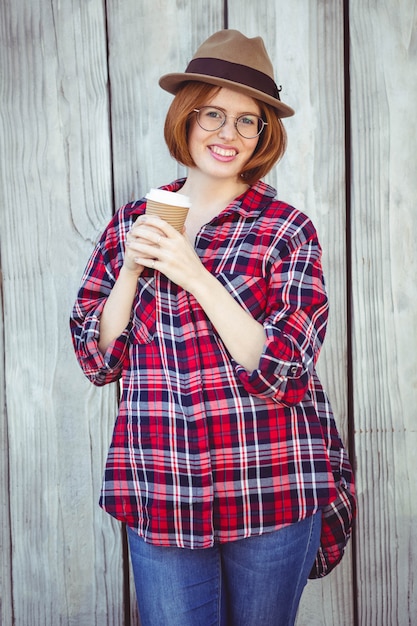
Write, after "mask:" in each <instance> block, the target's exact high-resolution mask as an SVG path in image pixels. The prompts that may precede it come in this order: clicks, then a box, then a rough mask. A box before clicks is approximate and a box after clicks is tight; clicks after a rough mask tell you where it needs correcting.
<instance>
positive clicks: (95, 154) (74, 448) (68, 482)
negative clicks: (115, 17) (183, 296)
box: [0, 0, 123, 626]
mask: <svg viewBox="0 0 417 626" xmlns="http://www.w3.org/2000/svg"><path fill="white" fill-rule="evenodd" d="M0 11H1V24H2V32H1V35H2V36H1V42H2V50H1V64H2V72H1V74H2V78H1V85H2V86H1V102H2V106H1V114H0V124H1V129H0V130H1V137H2V141H1V148H0V149H1V167H2V180H3V181H4V183H5V184H4V185H3V186H2V189H1V194H2V207H3V208H4V210H3V211H2V225H1V250H2V257H1V261H2V272H3V296H4V336H5V346H4V354H5V381H6V399H5V401H6V419H7V423H6V427H7V432H8V462H9V467H8V469H9V499H10V527H9V533H10V541H11V547H10V556H11V568H10V571H9V573H8V575H9V577H10V579H9V581H8V582H9V584H10V583H12V585H13V589H12V596H13V597H12V604H11V605H10V607H9V609H8V610H9V615H10V614H12V616H13V619H14V620H15V622H14V623H16V624H19V625H22V626H24V625H29V624H33V625H38V624H42V625H45V626H47V625H51V626H52V625H53V626H55V625H56V624H78V625H79V626H91V624H100V626H101V625H102V624H103V623H105V621H106V620H109V623H112V624H122V623H123V604H122V602H121V596H122V582H121V581H122V572H121V557H120V550H119V549H118V548H117V549H115V548H114V547H113V543H114V536H115V534H117V533H118V531H116V530H115V529H114V530H112V525H111V523H110V522H109V520H108V518H107V516H105V515H104V514H102V513H100V512H99V511H98V510H97V505H96V502H97V499H98V495H99V487H100V482H101V471H102V465H103V451H104V450H105V449H107V446H108V438H109V414H110V415H111V416H112V418H113V415H114V397H115V392H114V390H111V389H108V390H105V391H98V390H95V389H92V388H91V386H90V385H89V384H88V383H87V381H85V380H84V379H83V376H82V374H81V371H80V370H79V368H78V366H77V364H76V363H75V359H74V356H73V353H72V348H71V346H70V339H69V329H68V316H69V312H70V308H71V305H72V302H73V300H74V297H75V294H76V286H77V285H78V283H79V279H80V276H81V272H82V269H83V267H84V265H85V262H86V259H87V256H88V254H89V253H90V251H91V248H92V245H93V241H94V240H95V239H96V237H97V234H98V232H99V231H100V230H101V229H102V227H103V225H104V222H105V221H107V219H108V218H109V217H110V215H111V212H112V201H111V159H110V149H109V136H108V126H109V113H108V89H107V73H106V37H105V19H104V18H105V16H104V14H103V6H102V2H101V1H98V0H97V1H92V2H88V3H82V2H75V3H61V2H43V1H41V0H39V1H34V2H30V3H27V2H24V1H22V0H17V1H16V2H7V3H1V8H0ZM2 523H3V521H2ZM117 570H119V571H117ZM109 572H110V573H109ZM110 576H111V580H112V584H110ZM6 589H7V585H6ZM5 600H7V596H6V597H5ZM4 615H7V614H6V613H4V614H3V617H4ZM5 619H6V618H5ZM4 623H5V624H11V623H12V622H11V621H9V620H8V621H5V622H4Z"/></svg>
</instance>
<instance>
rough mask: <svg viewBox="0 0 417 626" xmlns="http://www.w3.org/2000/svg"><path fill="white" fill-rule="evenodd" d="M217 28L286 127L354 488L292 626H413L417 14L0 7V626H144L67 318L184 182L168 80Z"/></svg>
mask: <svg viewBox="0 0 417 626" xmlns="http://www.w3.org/2000/svg"><path fill="white" fill-rule="evenodd" d="M223 27H229V28H237V29H239V30H241V31H242V32H244V33H245V34H246V35H248V36H254V35H258V34H260V35H262V36H263V37H264V40H265V43H266V45H267V48H268V50H269V51H270V54H271V57H272V58H273V61H274V64H275V67H276V77H277V82H278V83H279V84H282V86H283V91H282V95H283V99H284V101H285V102H288V104H290V105H291V106H293V107H294V109H295V110H296V116H295V117H293V118H291V119H289V120H288V121H287V122H286V127H287V130H288V134H289V147H288V152H287V154H286V156H285V157H284V159H283V161H282V163H281V164H280V165H279V166H278V167H277V168H276V170H274V172H273V173H272V174H271V175H270V176H269V182H271V183H272V184H274V185H276V186H277V187H278V189H279V196H280V197H281V198H282V199H283V200H286V201H287V202H290V203H292V204H294V205H295V206H296V207H298V208H299V209H301V210H303V211H305V212H307V213H308V214H309V215H310V216H311V218H312V219H313V221H314V222H315V224H316V226H317V228H318V230H319V234H320V239H321V242H322V245H323V248H324V266H325V272H326V277H327V285H328V291H329V295H330V301H331V320H330V324H329V330H328V337H327V343H326V346H325V350H324V354H323V356H322V357H321V361H320V371H321V375H322V377H323V379H324V381H325V383H326V385H327V388H328V391H329V393H330V396H331V398H332V402H333V405H334V409H335V412H336V415H337V420H338V423H339V426H340V429H341V431H342V433H343V436H344V438H345V441H346V443H349V445H350V449H351V456H352V459H353V460H354V462H355V466H356V474H357V486H358V498H359V515H358V519H357V529H356V535H355V540H354V542H352V543H351V544H350V546H349V550H348V552H347V555H346V557H345V559H344V561H343V563H342V564H341V565H340V566H339V568H337V569H336V570H335V572H334V573H333V574H331V575H330V576H329V577H328V578H327V579H325V580H323V581H311V582H309V584H308V587H307V590H306V593H305V595H304V597H303V600H302V606H301V608H300V612H299V617H298V626H307V625H308V626H323V625H324V626H344V625H345V626H351V625H353V624H360V625H361V626H403V625H404V626H405V625H410V624H417V497H416V496H417V487H416V473H417V472H416V470H417V461H416V450H417V432H416V413H417V409H416V406H417V289H416V275H417V254H416V237H417V211H416V200H417V194H416V191H417V171H416V156H415V155H416V152H417V113H416V111H417V63H416V62H417V1H416V0H351V1H350V2H348V1H345V2H343V0H293V1H292V2H288V1H287V0H257V1H256V2H254V1H253V0H228V1H226V0H210V1H209V2H207V0H205V1H202V0H153V1H152V2H150V1H149V0H120V1H118V0H72V1H69V0H31V1H30V2H28V1H27V0H1V2H0V150H1V152H0V210H1V227H0V245H1V247H0V254H1V291H0V298H1V302H0V304H1V311H2V316H1V319H0V331H1V332H0V357H1V363H2V367H1V374H0V411H1V419H0V437H1V438H0V452H1V457H0V489H1V498H0V516H1V533H0V541H1V545H0V554H1V564H0V585H1V587H0V596H1V606H0V619H1V624H3V625H4V626H12V625H16V626H44V625H45V626H57V625H58V624H60V625H72V626H92V625H97V626H105V625H107V626H122V625H123V626H128V625H131V626H136V625H137V624H138V619H137V615H136V609H135V604H134V594H133V591H132V584H131V578H130V574H129V566H128V559H127V555H126V543H125V538H124V533H123V529H122V528H121V527H120V526H119V524H117V523H115V522H114V521H113V520H111V519H110V518H109V517H108V516H107V515H106V514H104V513H103V512H102V511H101V510H100V509H99V507H98V505H97V500H98V496H99V489H100V483H101V477H102V470H103V464H104V458H105V454H106V452H107V447H108V443H109V438H110V435H111V429H112V427H113V423H114V418H115V412H116V402H117V389H116V387H115V386H114V385H113V386H111V387H108V388H104V389H95V388H93V387H92V386H91V385H90V384H89V383H88V381H87V380H86V379H84V378H83V375H82V373H81V370H80V369H79V367H78V365H77V363H76V361H75V358H74V355H73V353H72V347H71V344H70V336H69V331H68V316H69V312H70V309H71V306H72V303H73V300H74V298H75V295H76V290H77V287H78V283H79V280H80V276H81V272H82V270H83V268H84V265H85V262H86V260H87V257H88V256H89V254H90V252H91V250H92V247H93V244H94V242H95V241H96V239H97V237H98V235H99V234H100V232H101V231H102V230H103V228H104V227H105V225H106V223H107V221H108V220H109V218H110V217H111V215H112V213H113V212H114V211H115V210H116V208H118V207H119V206H120V205H121V204H123V203H125V202H127V201H129V200H131V199H133V198H136V197H140V196H142V195H143V194H144V193H145V192H146V191H147V190H148V188H149V187H151V186H156V185H160V184H163V183H165V182H169V181H170V180H172V179H174V178H175V177H177V176H178V175H179V174H182V172H181V170H180V169H178V167H177V165H176V164H175V163H174V162H173V161H172V160H171V159H170V157H169V156H168V154H167V150H166V148H165V145H164V142H163V136H162V124H163V120H164V116H165V113H166V109H167V107H168V105H169V102H170V101H171V96H169V94H166V93H165V92H163V91H162V90H161V89H160V88H159V87H158V85H157V79H158V77H159V76H160V75H161V74H163V73H165V72H169V71H181V70H183V69H184V68H185V66H186V63H187V62H188V60H189V58H190V57H191V55H192V53H193V52H194V50H195V49H196V47H197V46H198V45H199V44H200V43H201V42H202V41H203V40H204V39H205V38H206V37H207V36H209V35H210V34H211V33H212V32H214V31H216V30H218V29H220V28H223ZM242 626H244V625H242Z"/></svg>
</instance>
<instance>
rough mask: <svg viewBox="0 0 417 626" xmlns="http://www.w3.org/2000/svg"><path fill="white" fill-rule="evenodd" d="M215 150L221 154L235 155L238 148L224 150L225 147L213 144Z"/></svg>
mask: <svg viewBox="0 0 417 626" xmlns="http://www.w3.org/2000/svg"><path fill="white" fill-rule="evenodd" d="M212 150H213V152H215V153H216V154H219V155H220V156H225V157H228V156H235V155H236V150H224V149H223V148H219V147H218V146H213V147H212Z"/></svg>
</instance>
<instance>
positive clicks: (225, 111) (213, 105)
mask: <svg viewBox="0 0 417 626" xmlns="http://www.w3.org/2000/svg"><path fill="white" fill-rule="evenodd" d="M203 106H206V107H212V108H213V109H219V111H223V113H227V112H228V111H227V109H224V108H223V107H221V106H219V105H218V104H203V105H202V106H201V108H203ZM242 115H256V117H261V114H260V113H254V112H253V111H242V113H237V114H236V117H242ZM232 117H234V116H232Z"/></svg>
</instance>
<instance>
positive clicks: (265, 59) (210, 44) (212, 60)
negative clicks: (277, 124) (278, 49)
mask: <svg viewBox="0 0 417 626" xmlns="http://www.w3.org/2000/svg"><path fill="white" fill-rule="evenodd" d="M190 80H191V81H197V82H202V83H210V84H211V85H219V86H220V87H229V88H230V89H235V90H236V91H240V92H241V93H243V94H245V95H247V96H250V97H251V98H256V99H257V100H261V101H262V102H266V103H267V104H269V105H271V106H273V107H274V108H275V109H276V110H277V112H278V116H279V117H290V116H291V115H294V110H293V109H292V108H291V107H289V106H287V105H286V104H284V103H283V102H281V100H280V97H279V91H280V90H279V89H278V87H277V85H276V83H275V80H274V70H273V67H272V63H271V61H270V58H269V56H268V53H267V51H266V49H265V44H264V42H263V40H262V38H261V37H253V38H252V39H250V38H248V37H245V35H242V33H240V32H239V31H237V30H229V29H226V30H220V31H219V32H217V33H214V35H212V36H211V37H209V38H208V39H207V40H206V41H205V42H204V43H202V44H201V46H200V47H199V48H198V50H197V52H196V53H195V55H194V56H193V58H192V60H191V61H190V63H189V64H188V67H187V69H186V70H185V72H184V73H181V74H165V75H164V76H162V77H161V78H160V80H159V84H160V86H161V87H162V89H165V91H169V93H172V94H176V93H177V91H178V89H179V88H180V87H181V85H182V84H184V83H185V82H188V81H190Z"/></svg>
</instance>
